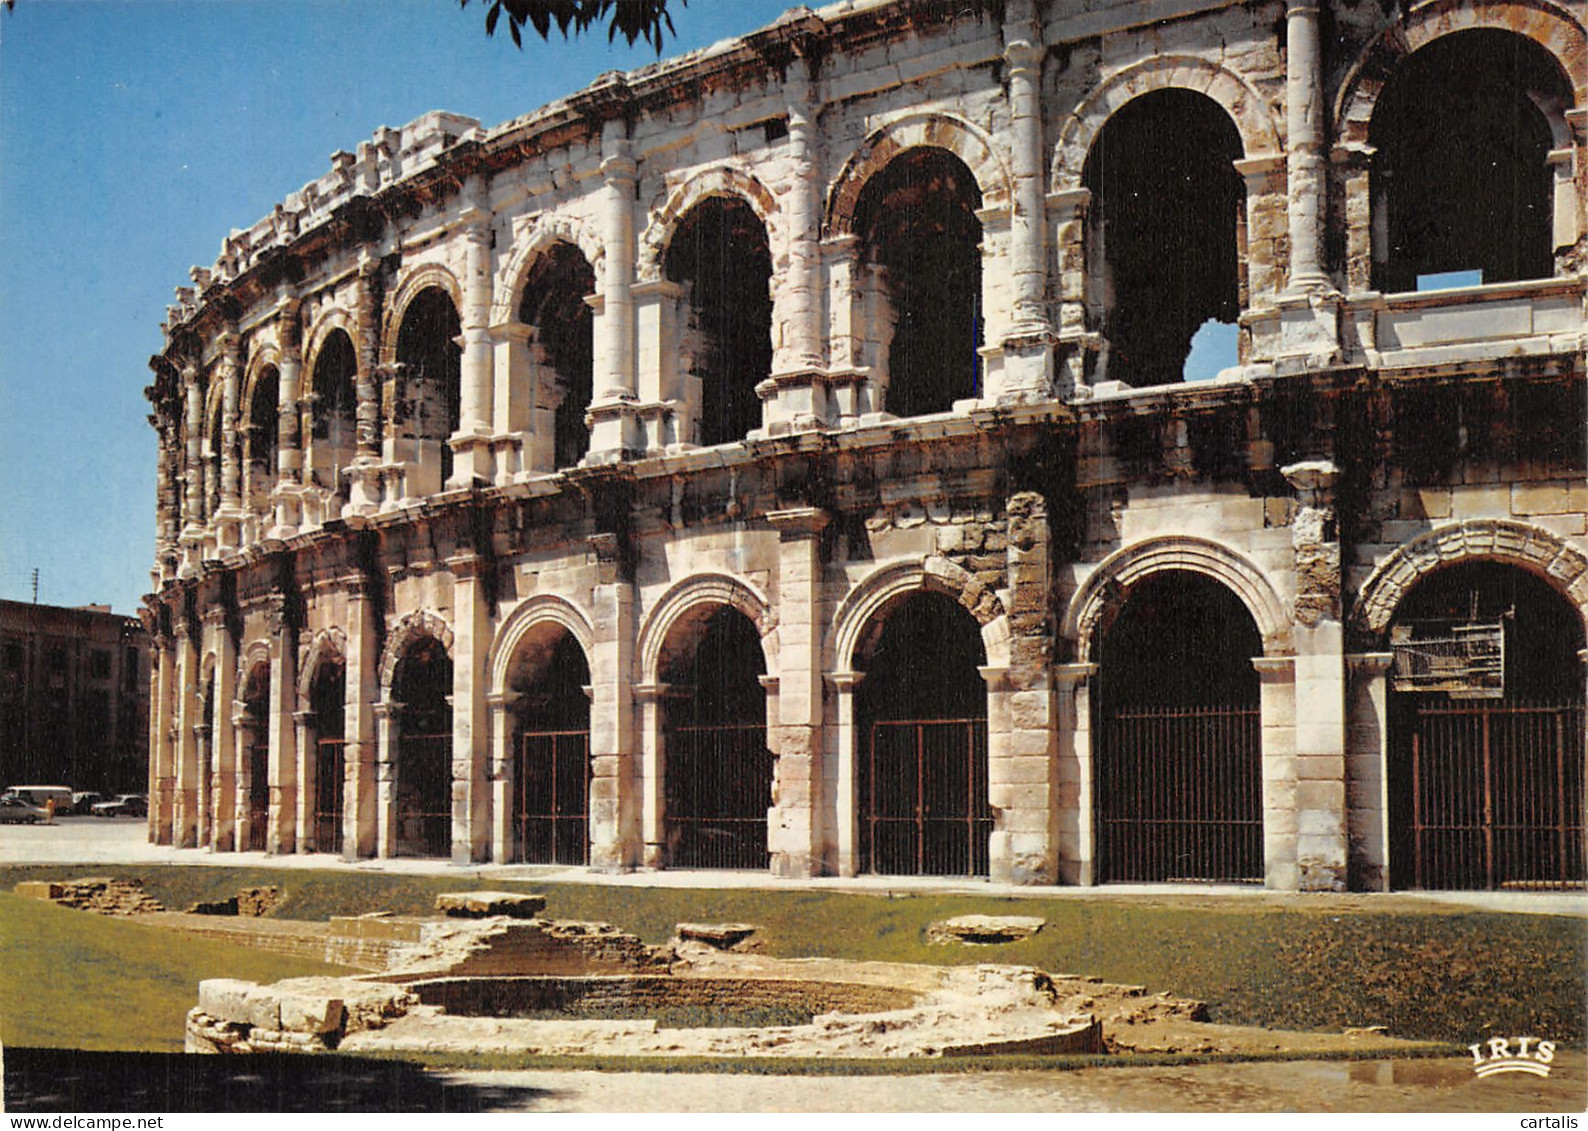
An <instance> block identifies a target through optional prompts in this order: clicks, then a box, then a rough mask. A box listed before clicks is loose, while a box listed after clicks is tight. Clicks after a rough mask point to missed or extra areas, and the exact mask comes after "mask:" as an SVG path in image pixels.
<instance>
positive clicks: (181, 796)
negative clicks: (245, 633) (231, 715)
mask: <svg viewBox="0 0 1588 1131" xmlns="http://www.w3.org/2000/svg"><path fill="white" fill-rule="evenodd" d="M193 633H194V626H193V625H192V624H190V623H188V621H187V620H186V619H183V620H181V621H178V622H177V626H176V640H177V645H176V647H177V677H176V678H177V685H176V696H177V702H176V741H177V748H176V774H175V778H176V781H175V788H174V789H173V791H172V805H171V844H172V846H173V847H176V848H193V847H194V846H195V845H196V844H197V843H198V839H197V838H198V746H197V740H196V734H197V731H196V729H195V728H196V727H197V726H198V724H199V722H200V720H201V717H202V711H201V709H200V704H199V697H198V688H199V656H198V647H197V646H196V644H195V642H194V639H193Z"/></svg>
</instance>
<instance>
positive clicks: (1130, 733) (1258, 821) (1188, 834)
mask: <svg viewBox="0 0 1588 1131" xmlns="http://www.w3.org/2000/svg"><path fill="white" fill-rule="evenodd" d="M1101 731H1102V733H1101V735H1100V736H1099V737H1100V739H1101V741H1100V743H1099V750H1098V757H1097V797H1098V830H1097V857H1098V872H1099V878H1100V879H1101V880H1104V881H1127V882H1165V881H1175V880H1224V881H1260V880H1262V878H1263V808H1262V749H1261V736H1262V731H1261V719H1260V711H1259V708H1258V707H1257V706H1256V705H1222V704H1220V705H1200V706H1145V707H1129V708H1117V709H1115V710H1112V711H1109V712H1107V713H1106V714H1105V715H1104V718H1103V724H1102V728H1101Z"/></svg>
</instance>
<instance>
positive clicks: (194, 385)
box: [179, 361, 204, 577]
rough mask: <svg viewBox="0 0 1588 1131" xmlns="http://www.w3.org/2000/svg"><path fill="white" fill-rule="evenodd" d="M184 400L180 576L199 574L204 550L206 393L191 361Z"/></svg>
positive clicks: (185, 368)
mask: <svg viewBox="0 0 1588 1131" xmlns="http://www.w3.org/2000/svg"><path fill="white" fill-rule="evenodd" d="M182 390H183V397H184V401H185V410H184V415H183V423H182V427H183V435H184V436H185V437H186V440H187V444H186V448H187V455H186V465H185V467H184V468H183V476H184V479H185V481H186V488H187V490H186V493H185V495H184V496H183V499H182V536H181V541H182V568H181V570H180V571H179V576H181V577H196V576H197V575H198V572H199V561H200V559H201V558H202V556H203V551H204V394H203V390H202V389H200V388H199V379H198V367H197V366H196V365H194V364H193V362H191V361H189V362H188V363H187V364H186V365H184V366H183V367H182Z"/></svg>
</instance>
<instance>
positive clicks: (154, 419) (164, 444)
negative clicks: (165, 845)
mask: <svg viewBox="0 0 1588 1131" xmlns="http://www.w3.org/2000/svg"><path fill="white" fill-rule="evenodd" d="M148 420H149V423H150V424H151V425H153V426H154V429H155V431H156V432H157V433H159V437H160V442H159V449H158V454H157V456H156V459H155V465H154V506H155V545H154V563H155V564H154V568H153V570H151V571H150V574H149V581H150V585H151V587H152V588H154V589H159V588H160V586H161V585H162V584H163V583H165V582H167V581H170V580H171V579H173V578H174V577H176V560H177V558H178V556H179V551H178V549H177V513H176V512H177V507H178V506H180V505H181V498H180V492H179V491H178V490H177V484H176V464H177V457H176V452H175V451H174V443H175V439H174V430H173V426H172V423H171V421H170V420H169V419H168V418H167V417H166V415H165V413H164V412H163V411H160V410H159V409H158V408H157V410H156V411H155V412H152V413H150V414H149V417H148ZM149 798H150V802H151V804H152V803H153V799H154V794H152V793H151V794H150V795H149Z"/></svg>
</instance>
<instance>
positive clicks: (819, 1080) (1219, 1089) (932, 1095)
mask: <svg viewBox="0 0 1588 1131" xmlns="http://www.w3.org/2000/svg"><path fill="white" fill-rule="evenodd" d="M446 1081H447V1083H448V1084H449V1085H456V1086H460V1087H463V1088H473V1089H482V1090H485V1091H486V1093H487V1095H488V1096H489V1098H490V1106H491V1108H492V1109H493V1110H497V1111H535V1112H618V1111H629V1112H643V1111H677V1112H787V1111H803V1112H817V1111H820V1112H924V1111H932V1112H936V1111H941V1112H1067V1113H1070V1112H1126V1111H1173V1112H1322V1113H1328V1112H1375V1111H1377V1112H1529V1113H1536V1114H1556V1115H1559V1114H1563V1113H1569V1112H1582V1111H1584V1110H1585V1109H1588V1058H1585V1057H1584V1056H1583V1054H1581V1053H1574V1052H1573V1053H1568V1052H1562V1053H1559V1054H1557V1057H1556V1062H1555V1066H1554V1070H1553V1071H1552V1073H1551V1074H1550V1076H1549V1077H1548V1078H1547V1079H1540V1078H1538V1077H1535V1076H1529V1075H1525V1074H1522V1073H1508V1074H1504V1075H1498V1076H1491V1077H1489V1078H1487V1079H1481V1080H1480V1079H1478V1078H1477V1077H1476V1076H1474V1075H1473V1073H1472V1068H1471V1064H1470V1062H1469V1061H1467V1060H1466V1059H1464V1058H1452V1059H1436V1060H1411V1061H1390V1060H1385V1061H1358V1062H1354V1063H1351V1062H1343V1061H1334V1062H1320V1061H1300V1062H1288V1063H1261V1064H1210V1065H1196V1066H1179V1067H1173V1068H1088V1069H1081V1070H1078V1071H1071V1072H987V1073H959V1074H945V1075H940V1076H939V1075H922V1076H915V1075H912V1076H869V1077H830V1076H823V1077H815V1078H813V1077H808V1076H698V1075H658V1074H652V1073H621V1074H620V1073H603V1072H455V1073H447V1074H446Z"/></svg>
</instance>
